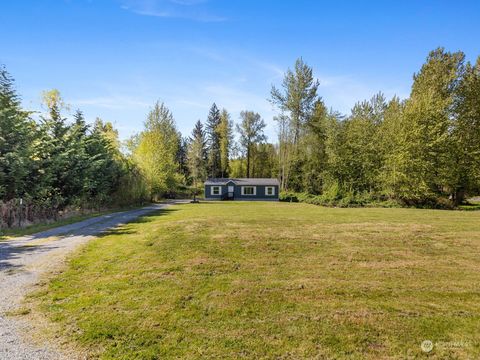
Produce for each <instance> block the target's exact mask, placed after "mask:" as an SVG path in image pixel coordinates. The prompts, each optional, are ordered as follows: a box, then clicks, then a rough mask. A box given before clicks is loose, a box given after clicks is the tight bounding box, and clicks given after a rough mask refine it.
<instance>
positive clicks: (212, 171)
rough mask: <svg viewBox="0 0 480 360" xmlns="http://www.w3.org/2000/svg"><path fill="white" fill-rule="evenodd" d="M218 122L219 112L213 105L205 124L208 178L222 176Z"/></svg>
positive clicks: (219, 118)
mask: <svg viewBox="0 0 480 360" xmlns="http://www.w3.org/2000/svg"><path fill="white" fill-rule="evenodd" d="M220 122H221V116H220V110H218V107H217V105H216V104H215V103H213V105H212V107H211V108H210V112H209V113H208V118H207V122H206V135H207V154H208V164H207V165H208V176H209V177H212V178H217V177H221V176H222V169H221V154H220V135H219V133H218V130H219V125H220Z"/></svg>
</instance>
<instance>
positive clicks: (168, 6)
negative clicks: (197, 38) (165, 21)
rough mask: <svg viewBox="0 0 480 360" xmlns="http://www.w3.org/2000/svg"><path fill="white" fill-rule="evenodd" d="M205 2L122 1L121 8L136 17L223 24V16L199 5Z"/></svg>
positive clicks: (165, 0)
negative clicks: (211, 12)
mask: <svg viewBox="0 0 480 360" xmlns="http://www.w3.org/2000/svg"><path fill="white" fill-rule="evenodd" d="M205 3H207V1H206V0H142V1H133V0H123V2H122V5H121V8H122V9H124V10H127V11H130V12H132V13H134V14H137V15H142V16H153V17H160V18H175V19H185V20H193V21H198V22H224V21H227V20H228V19H227V18H226V17H223V16H217V15H214V14H210V13H209V12H208V11H206V10H205V9H202V8H199V5H202V4H205Z"/></svg>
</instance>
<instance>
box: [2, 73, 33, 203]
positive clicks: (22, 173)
mask: <svg viewBox="0 0 480 360" xmlns="http://www.w3.org/2000/svg"><path fill="white" fill-rule="evenodd" d="M34 131H35V126H34V124H33V122H32V121H31V120H30V119H29V114H28V113H27V112H25V111H23V110H22V109H21V106H20V98H19V96H18V95H17V93H16V91H15V89H14V82H13V78H12V77H11V76H10V75H9V74H8V72H7V71H6V69H5V68H4V67H0V199H3V200H6V201H8V200H11V199H14V198H19V197H22V196H25V194H26V193H27V191H28V190H29V188H28V185H27V181H28V177H29V173H30V168H31V163H30V155H31V142H32V140H33V136H34Z"/></svg>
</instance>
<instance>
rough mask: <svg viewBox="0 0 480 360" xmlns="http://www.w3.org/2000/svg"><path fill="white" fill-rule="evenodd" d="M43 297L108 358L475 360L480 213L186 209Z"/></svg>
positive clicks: (285, 206) (99, 249)
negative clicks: (427, 347)
mask: <svg viewBox="0 0 480 360" xmlns="http://www.w3.org/2000/svg"><path fill="white" fill-rule="evenodd" d="M34 297H35V299H36V300H38V301H37V302H38V303H39V304H40V309H41V310H42V311H43V312H45V313H46V314H47V316H48V317H49V318H50V319H51V320H53V321H55V322H58V323H59V325H60V328H61V329H62V335H65V336H67V338H69V339H71V340H72V341H74V342H76V343H77V344H79V345H81V346H82V347H83V348H87V349H90V350H91V352H92V354H94V355H96V356H98V357H100V358H102V359H167V358H186V359H193V358H196V359H205V358H218V359H227V358H248V359H258V358H269V359H270V358H273V359H299V358H319V359H322V358H335V359H364V358H367V359H382V358H427V357H428V358H441V359H444V358H452V359H456V358H460V359H461V358H479V357H480V347H479V341H480V212H461V211H434V210H412V209H332V208H322V207H316V206H312V205H305V204H295V203H293V204H291V203H260V202H238V203H237V202H223V203H202V204H187V205H178V206H173V207H171V208H170V209H168V210H164V211H161V212H159V213H157V214H155V215H153V216H149V217H146V218H143V219H142V220H141V221H139V222H137V223H132V224H129V225H126V226H124V227H122V228H120V229H118V230H116V231H113V232H111V233H110V234H106V235H105V236H103V237H101V238H98V239H96V240H93V241H92V242H90V243H89V244H88V245H87V246H86V247H85V248H84V249H83V250H81V251H80V252H79V253H77V254H76V255H75V256H74V257H73V258H72V260H71V261H70V263H69V265H68V268H67V270H66V271H65V272H64V273H62V274H60V275H58V276H57V277H56V278H55V279H53V280H52V281H51V283H49V284H48V285H46V286H45V288H44V289H43V290H42V291H40V292H38V293H36V294H35V295H34ZM424 340H431V341H432V342H433V344H434V348H433V350H432V351H431V352H430V353H425V352H423V351H422V349H421V347H420V345H421V343H422V341H424Z"/></svg>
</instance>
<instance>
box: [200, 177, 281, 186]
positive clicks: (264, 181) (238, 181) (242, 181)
mask: <svg viewBox="0 0 480 360" xmlns="http://www.w3.org/2000/svg"><path fill="white" fill-rule="evenodd" d="M230 181H232V182H234V183H235V185H267V186H275V185H276V186H279V185H280V183H279V182H278V180H277V179H271V178H249V179H247V178H212V179H207V181H205V185H226V184H227V183H228V182H230Z"/></svg>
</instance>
